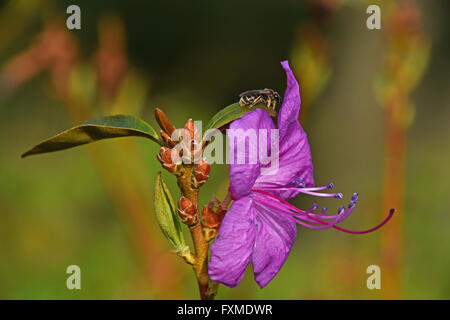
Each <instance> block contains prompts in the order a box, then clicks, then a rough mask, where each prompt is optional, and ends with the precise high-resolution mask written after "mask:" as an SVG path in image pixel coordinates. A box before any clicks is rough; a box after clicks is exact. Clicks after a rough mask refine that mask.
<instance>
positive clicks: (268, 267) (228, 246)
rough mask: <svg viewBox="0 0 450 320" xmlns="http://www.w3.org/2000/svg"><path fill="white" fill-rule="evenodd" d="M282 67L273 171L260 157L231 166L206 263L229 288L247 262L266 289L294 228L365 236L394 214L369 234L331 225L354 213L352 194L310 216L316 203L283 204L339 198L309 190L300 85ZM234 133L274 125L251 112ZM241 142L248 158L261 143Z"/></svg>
mask: <svg viewBox="0 0 450 320" xmlns="http://www.w3.org/2000/svg"><path fill="white" fill-rule="evenodd" d="M281 65H282V66H283V68H284V70H285V72H286V76H287V88H286V92H285V95H284V100H283V104H282V106H281V108H280V111H279V115H278V130H279V132H278V133H279V149H278V155H279V165H278V167H277V168H276V169H273V170H272V171H271V169H268V167H269V164H266V163H267V161H261V159H258V160H259V161H257V162H256V163H254V164H249V163H248V162H247V163H244V164H230V192H231V194H232V197H233V200H234V202H233V204H232V206H231V208H230V210H229V211H228V212H227V214H226V215H225V218H224V220H223V222H222V225H221V227H220V229H219V234H218V236H217V238H216V240H215V241H214V243H213V244H212V246H211V260H210V262H209V275H210V277H211V279H212V280H214V281H218V282H221V283H223V284H225V285H227V286H229V287H234V286H236V285H237V284H238V283H239V282H240V281H241V280H242V277H243V275H244V271H245V269H246V267H247V265H248V264H249V263H250V262H251V263H252V265H253V273H254V275H255V280H256V282H257V283H258V285H259V286H260V287H261V288H263V287H265V286H266V285H267V284H268V283H269V282H270V281H271V280H272V279H273V277H274V276H275V275H276V274H277V273H278V271H279V270H280V268H281V267H282V265H283V263H284V262H285V260H286V258H287V256H288V254H289V252H290V250H291V248H292V245H293V243H294V241H295V238H296V234H297V224H299V225H301V226H305V227H308V228H312V229H325V228H331V227H333V228H336V229H339V230H341V231H345V232H349V233H367V232H370V231H374V230H376V229H378V228H379V227H381V226H382V225H383V224H384V223H386V222H387V220H389V218H390V217H391V216H392V214H393V212H391V214H390V216H389V217H388V218H387V219H386V220H385V221H384V222H383V223H382V224H380V225H379V226H377V227H375V228H372V229H370V230H366V231H349V230H346V229H343V228H340V227H338V226H336V224H337V223H339V222H340V221H342V220H343V219H345V218H346V217H347V216H348V215H349V214H350V213H351V212H352V211H353V209H354V207H355V204H356V201H357V198H358V194H356V193H355V194H353V197H352V200H351V201H350V203H349V205H348V207H347V208H345V207H340V208H339V210H338V213H337V214H335V215H326V208H324V209H323V210H322V211H321V212H319V213H315V211H316V210H317V208H318V206H317V205H313V206H312V208H311V209H309V210H308V211H304V210H300V209H298V208H296V207H295V206H293V205H291V204H290V203H288V202H287V200H289V199H291V198H293V197H295V196H296V195H298V194H299V193H303V194H308V195H312V196H319V197H335V198H338V199H340V198H342V194H341V193H319V192H318V191H321V190H325V189H331V188H333V184H332V183H330V184H328V185H327V186H323V187H314V179H313V164H312V160H311V152H310V148H309V143H308V138H307V136H306V133H305V132H304V131H303V129H302V127H301V125H300V123H299V121H298V117H299V111H300V92H299V86H298V83H297V80H296V79H295V77H294V75H293V73H292V71H291V69H290V68H289V63H288V61H283V62H281ZM235 129H242V130H244V131H245V130H248V129H252V130H260V129H266V130H268V132H270V130H271V129H276V127H275V125H274V123H273V121H272V119H271V117H270V115H269V114H268V113H267V112H266V111H264V110H262V109H256V110H254V111H251V112H248V113H247V114H245V115H244V116H243V117H242V118H241V119H238V120H235V121H234V122H233V123H232V124H231V125H230V130H235ZM228 137H229V138H230V137H231V136H230V134H228ZM233 139H234V136H233ZM247 142H248V143H247ZM246 143H247V145H246V148H245V149H244V152H245V157H246V159H248V158H249V155H248V153H249V152H250V150H252V149H258V148H259V147H260V145H262V144H261V142H260V141H259V140H258V143H256V144H255V143H251V142H249V141H246ZM266 148H267V149H268V150H267V152H266V153H263V154H264V155H267V154H270V147H266ZM232 151H233V153H231V152H230V154H232V155H233V157H234V156H236V155H237V153H238V152H239V150H237V146H235V147H234V150H232ZM241 152H242V151H241Z"/></svg>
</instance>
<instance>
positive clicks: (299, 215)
mask: <svg viewBox="0 0 450 320" xmlns="http://www.w3.org/2000/svg"><path fill="white" fill-rule="evenodd" d="M252 191H253V192H257V193H261V194H264V195H266V196H269V197H271V198H274V199H276V200H278V201H279V202H281V203H283V204H284V205H286V206H287V207H288V208H289V209H290V210H292V211H293V212H291V213H292V216H293V217H294V218H295V221H296V223H298V224H300V225H302V226H305V227H307V228H311V229H326V228H334V229H337V230H339V231H342V232H346V233H351V234H365V233H370V232H373V231H375V230H378V229H379V228H381V227H382V226H384V225H385V224H386V223H387V222H388V221H389V220H390V219H391V218H392V216H393V215H394V213H395V209H391V210H390V212H389V215H388V216H387V217H386V218H385V219H384V220H383V221H382V222H381V223H380V224H379V225H377V226H375V227H373V228H370V229H367V230H363V231H354V230H348V229H345V228H341V227H339V226H336V224H337V223H339V222H341V221H343V220H344V219H346V218H347V217H348V216H349V215H350V214H351V213H352V211H353V209H354V208H355V204H356V201H357V200H358V194H357V193H354V194H353V196H352V200H351V201H350V203H349V205H348V208H347V209H345V207H344V206H341V207H340V208H339V210H338V214H337V215H334V216H325V212H326V211H327V208H323V209H322V211H321V212H320V213H318V214H312V212H313V211H315V210H317V208H318V205H317V204H314V205H313V206H312V207H311V209H309V210H308V211H306V212H305V211H303V210H301V209H298V208H297V207H295V206H294V205H292V204H290V203H289V202H287V201H285V200H284V199H282V198H280V197H278V196H276V195H274V194H272V193H270V192H267V191H264V190H260V189H252ZM311 193H315V192H311ZM320 195H322V194H320ZM335 195H340V198H341V197H342V194H341V193H339V194H335ZM335 195H334V196H335ZM327 196H331V195H327ZM317 217H320V219H319V218H317ZM321 219H334V221H332V222H326V221H323V220H321ZM300 220H303V221H300ZM306 222H309V223H318V224H321V225H322V226H317V225H310V224H308V223H306Z"/></svg>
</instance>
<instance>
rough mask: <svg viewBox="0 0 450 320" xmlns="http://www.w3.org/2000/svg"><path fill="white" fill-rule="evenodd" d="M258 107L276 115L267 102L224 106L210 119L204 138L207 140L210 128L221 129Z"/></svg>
mask: <svg viewBox="0 0 450 320" xmlns="http://www.w3.org/2000/svg"><path fill="white" fill-rule="evenodd" d="M256 108H261V109H263V110H266V111H267V112H269V114H270V115H271V116H272V117H274V116H276V114H275V112H274V111H273V110H271V109H269V108H268V107H267V106H266V105H265V104H257V105H256V106H254V107H252V108H249V107H248V106H240V105H239V103H233V104H231V105H229V106H228V107H225V108H223V109H222V110H220V111H219V112H217V113H216V114H215V115H214V116H213V117H212V118H211V120H209V122H208V124H207V125H206V127H205V129H204V132H205V133H206V135H205V136H204V137H203V140H207V138H208V136H209V135H208V134H207V131H208V130H210V129H219V128H221V127H223V126H225V125H227V124H228V123H230V122H232V121H234V120H236V119H239V118H241V117H242V116H243V115H244V114H246V113H247V112H249V111H252V110H255V109H256Z"/></svg>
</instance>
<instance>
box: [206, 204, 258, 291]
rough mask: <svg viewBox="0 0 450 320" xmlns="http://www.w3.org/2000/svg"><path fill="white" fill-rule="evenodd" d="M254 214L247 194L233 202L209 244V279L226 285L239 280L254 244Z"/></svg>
mask: <svg viewBox="0 0 450 320" xmlns="http://www.w3.org/2000/svg"><path fill="white" fill-rule="evenodd" d="M255 216H256V212H255V209H254V208H253V206H252V198H251V197H244V198H242V199H240V200H237V201H235V202H233V204H232V206H231V208H230V210H229V211H228V212H227V213H226V215H225V218H224V220H223V222H222V224H221V226H220V229H219V234H218V236H217V238H216V240H215V241H214V243H213V244H212V246H211V259H210V261H209V265H208V273H209V276H210V277H211V279H212V280H214V281H218V282H220V283H223V284H225V285H227V286H229V287H235V286H236V285H237V284H238V283H239V282H240V281H241V280H242V277H243V276H244V272H245V269H246V267H247V265H248V264H249V263H250V260H251V255H252V250H253V246H254V243H255Z"/></svg>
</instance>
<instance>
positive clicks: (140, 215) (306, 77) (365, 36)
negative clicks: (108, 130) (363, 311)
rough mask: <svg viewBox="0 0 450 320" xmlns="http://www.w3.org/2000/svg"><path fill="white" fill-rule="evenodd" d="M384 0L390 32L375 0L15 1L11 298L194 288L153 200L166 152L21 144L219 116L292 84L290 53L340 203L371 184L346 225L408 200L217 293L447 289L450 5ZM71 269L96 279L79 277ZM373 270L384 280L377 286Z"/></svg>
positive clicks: (1, 33) (1, 154) (211, 190)
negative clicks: (286, 63) (102, 125)
mask: <svg viewBox="0 0 450 320" xmlns="http://www.w3.org/2000/svg"><path fill="white" fill-rule="evenodd" d="M376 2H377V4H380V5H381V7H382V19H383V20H382V29H381V30H368V29H367V28H366V19H367V17H368V14H366V8H367V6H368V5H369V4H371V3H370V1H356V0H355V1H350V0H347V1H343V0H342V1H341V0H310V1H293V0H282V1H276V2H275V1H268V0H260V1H245V2H243V1H234V0H230V1H221V2H219V1H206V0H202V1H195V2H187V1H179V0H176V1H170V2H168V1H145V2H144V1H137V0H128V1H108V2H107V1H97V2H93V1H65V0H64V1H60V0H58V1H56V0H54V1H51V0H40V1H28V0H9V1H6V0H5V1H2V2H1V3H0V177H1V179H0V209H1V213H0V214H1V221H0V298H2V299H167V298H170V299H180V298H187V299H197V298H198V293H197V285H196V283H195V280H194V276H193V273H192V271H191V269H190V268H189V267H188V266H187V265H185V264H184V262H183V261H182V260H181V259H179V258H177V257H175V256H174V255H171V254H169V253H168V251H169V250H170V249H171V248H170V246H169V244H168V243H167V241H165V239H163V237H162V234H161V232H160V230H159V228H158V226H157V225H156V221H155V218H154V213H153V211H152V199H153V194H152V188H153V184H154V181H155V178H156V173H157V172H158V171H160V170H161V169H160V165H159V163H158V162H157V160H156V153H157V152H158V148H157V146H156V145H155V144H153V143H152V142H150V141H148V140H143V139H138V138H122V139H117V140H109V141H102V142H98V143H95V144H92V145H89V146H86V147H80V148H75V149H70V150H67V151H64V152H58V153H52V154H45V155H40V156H35V157H30V158H26V159H20V155H21V154H22V153H23V152H24V151H26V150H27V149H29V148H30V147H31V146H33V145H34V144H36V143H37V142H39V141H41V140H42V139H44V138H47V137H50V136H52V135H54V134H56V133H58V132H60V131H62V130H64V129H67V128H69V127H71V126H73V125H75V124H79V123H81V122H83V121H84V120H87V119H88V118H90V117H93V116H98V115H105V114H114V113H131V114H134V115H138V116H140V117H142V118H143V119H145V120H146V121H149V122H150V123H152V124H155V121H154V119H153V112H154V109H155V107H160V108H162V109H163V110H164V111H165V112H166V114H168V116H169V117H170V119H171V120H172V121H173V122H174V123H175V124H176V125H178V126H182V125H183V124H184V122H185V121H186V120H187V119H188V118H193V119H194V120H202V121H208V120H209V118H210V117H211V116H212V115H213V114H214V113H215V112H217V111H218V110H219V109H220V108H222V107H224V106H227V105H229V104H231V103H233V102H235V101H236V100H237V95H238V94H239V93H240V92H242V91H245V90H248V89H255V88H265V87H269V88H273V89H275V90H277V91H279V92H280V93H283V92H284V87H285V78H284V74H283V71H282V69H281V67H280V64H279V61H281V60H284V59H289V60H290V62H291V66H292V68H293V69H294V72H295V74H296V76H297V79H298V80H299V82H300V90H301V94H302V100H303V101H302V116H301V118H302V120H301V121H302V122H303V124H304V127H305V130H306V131H307V132H308V135H309V139H310V144H311V149H312V155H313V160H314V165H315V180H316V183H317V184H318V185H324V184H327V183H329V182H334V183H335V186H336V187H335V188H336V189H337V190H339V191H341V192H343V193H344V196H345V198H344V199H343V201H342V202H347V199H349V198H350V196H351V194H352V193H353V192H359V194H360V200H359V202H358V205H357V208H356V210H355V211H354V213H353V214H352V216H351V217H350V218H349V219H348V220H347V221H345V222H344V223H343V224H342V225H343V226H345V227H347V228H353V229H364V228H367V227H370V226H373V225H375V224H377V223H378V222H379V221H381V219H382V218H383V217H384V216H385V215H386V213H387V208H390V207H396V208H397V209H398V211H399V212H398V215H397V216H395V217H394V220H395V221H392V223H390V224H388V225H387V226H385V227H384V228H383V229H382V230H380V231H377V232H375V233H373V234H369V235H365V236H353V235H349V234H344V233H340V232H338V231H337V230H325V231H314V230H306V229H301V228H299V233H298V238H297V241H296V243H295V245H294V248H293V250H292V252H291V254H290V257H289V258H288V260H287V262H286V263H285V265H284V267H283V268H282V270H281V271H280V273H279V274H278V275H277V276H276V277H275V279H274V280H273V281H272V282H271V283H270V284H269V285H268V286H267V287H266V288H265V289H263V290H261V289H259V287H258V286H257V284H256V283H255V282H254V280H253V276H252V273H251V272H250V271H251V268H249V269H248V272H247V274H246V276H245V277H244V280H243V281H242V282H241V283H240V285H239V286H238V287H237V288H234V289H229V288H226V287H224V286H221V287H220V289H219V294H218V296H217V298H218V299H385V298H386V299H390V298H405V299H449V298H450V276H449V273H448V271H449V270H450V233H449V232H448V229H449V227H450V214H449V212H450V201H449V197H448V191H449V190H450V166H449V165H448V164H449V163H450V149H449V147H448V146H449V144H450V129H449V128H450V126H449V120H450V108H449V104H450V91H449V90H448V86H449V59H448V57H449V53H450V48H449V46H448V43H449V42H450V34H449V30H450V28H449V19H448V12H450V10H449V9H450V3H449V2H448V1H376ZM70 4H78V5H79V6H80V7H81V13H82V16H81V20H82V28H81V30H73V31H69V30H67V28H66V27H65V19H66V18H67V15H66V13H65V11H66V8H67V6H68V5H70ZM227 173H228V172H227V167H226V165H213V166H212V173H211V178H210V180H209V181H208V183H207V184H206V185H205V187H203V188H202V192H201V199H200V200H201V203H202V204H206V203H207V202H208V201H209V200H211V199H212V197H213V196H214V195H217V196H218V197H219V198H220V197H223V196H224V195H225V193H226V190H227V186H228V180H227ZM403 173H405V174H404V175H403ZM164 174H165V173H164ZM165 180H166V181H167V182H169V184H170V187H171V190H172V193H173V194H174V196H175V197H178V190H177V189H176V186H175V183H174V181H173V179H172V177H170V176H169V175H165ZM313 201H314V200H313V199H312V198H309V197H303V198H301V199H296V200H295V202H296V204H297V205H299V206H302V207H305V208H309V207H310V206H311V204H312V202H313ZM340 202H341V201H337V200H330V201H323V202H319V204H320V205H321V206H328V207H329V209H330V210H337V208H338V207H339V206H340V205H341V204H344V203H340ZM71 264H76V265H79V266H80V268H81V276H82V289H81V290H72V291H71V290H68V289H67V288H66V278H67V277H68V275H67V274H66V268H67V266H69V265H71ZM374 264H375V265H379V266H380V268H381V277H382V278H381V286H382V288H381V290H369V289H367V287H366V279H367V277H368V276H369V275H368V274H366V268H367V267H368V266H369V265H374Z"/></svg>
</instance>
